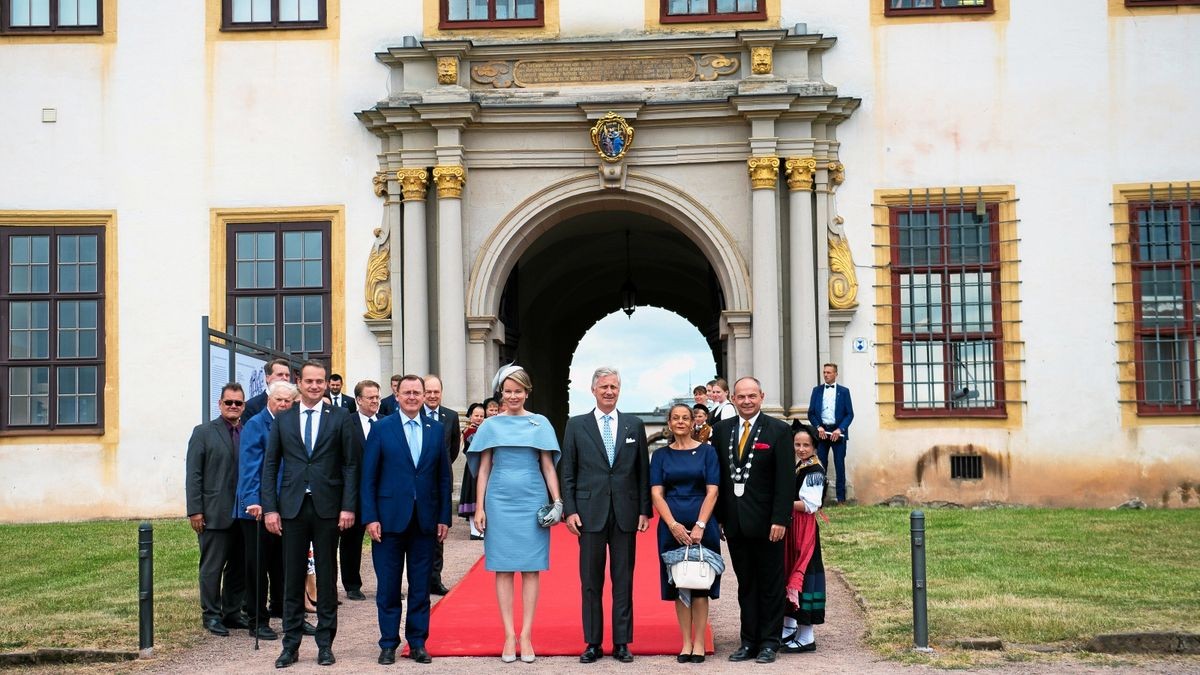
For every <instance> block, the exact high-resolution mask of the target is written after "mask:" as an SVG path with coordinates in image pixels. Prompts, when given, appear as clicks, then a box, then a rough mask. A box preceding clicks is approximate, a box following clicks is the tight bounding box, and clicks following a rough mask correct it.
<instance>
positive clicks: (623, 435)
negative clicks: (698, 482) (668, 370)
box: [558, 368, 782, 663]
mask: <svg viewBox="0 0 1200 675" xmlns="http://www.w3.org/2000/svg"><path fill="white" fill-rule="evenodd" d="M620 394H621V375H620V373H618V372H617V371H616V369H614V368H597V369H596V372H595V373H593V374H592V395H593V396H595V397H596V408H595V409H594V410H592V411H591V412H589V413H585V414H583V415H577V416H575V417H572V418H571V419H570V420H568V421H567V428H566V432H565V433H564V437H563V447H562V460H561V461H560V462H559V464H558V471H559V483H560V485H561V486H562V497H563V513H564V514H565V515H566V523H567V529H568V530H570V532H571V534H574V535H576V536H578V537H579V578H580V582H581V585H582V591H583V638H584V640H585V641H586V642H587V649H585V650H584V652H583V654H582V655H580V657H579V661H580V663H594V662H595V661H596V660H597V659H599V658H600V657H602V656H604V650H603V644H604V598H603V597H602V592H603V590H604V563H605V561H606V560H607V561H608V563H609V572H610V578H611V579H612V595H613V597H612V638H613V657H614V658H616V659H617V660H618V661H621V662H623V663H629V662H630V661H633V655H632V654H630V652H629V643H630V642H631V641H633V563H634V559H635V544H636V540H637V533H638V532H642V531H644V530H645V529H646V527H647V525H648V523H649V520H650V455H649V453H648V451H647V448H646V427H645V425H644V424H643V423H642V420H641V419H639V418H638V417H636V416H634V415H629V414H627V413H620V412H617V409H616V408H617V398H618V397H619V396H620ZM780 565H781V566H782V562H781V563H780ZM781 602H782V601H781Z"/></svg>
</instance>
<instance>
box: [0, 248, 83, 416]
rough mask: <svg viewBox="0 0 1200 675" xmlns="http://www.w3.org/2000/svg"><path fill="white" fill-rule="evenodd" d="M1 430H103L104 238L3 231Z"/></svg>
mask: <svg viewBox="0 0 1200 675" xmlns="http://www.w3.org/2000/svg"><path fill="white" fill-rule="evenodd" d="M0 260H3V261H4V273H3V278H0V382H3V385H2V387H0V389H2V396H0V400H2V401H3V405H2V406H0V428H2V429H4V430H6V431H7V430H22V429H24V430H45V431H55V430H67V429H69V430H72V431H80V430H89V429H95V430H99V429H102V428H103V426H104V410H103V405H102V404H103V396H102V392H103V389H104V384H103V383H104V356H105V354H104V231H103V228H99V227H44V228H43V227H5V228H0Z"/></svg>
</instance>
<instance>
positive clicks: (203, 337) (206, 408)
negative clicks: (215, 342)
mask: <svg viewBox="0 0 1200 675" xmlns="http://www.w3.org/2000/svg"><path fill="white" fill-rule="evenodd" d="M210 342H211V340H209V338H208V315H207V314H205V315H204V316H202V317H200V423H201V424H204V423H205V422H207V421H209V420H211V419H212V407H211V405H210V401H209V400H208V390H209V388H210V387H211V384H212V383H211V382H209V379H210V378H211V377H212V369H211V368H212V365H211V364H210V363H209V350H210V347H209V343H210Z"/></svg>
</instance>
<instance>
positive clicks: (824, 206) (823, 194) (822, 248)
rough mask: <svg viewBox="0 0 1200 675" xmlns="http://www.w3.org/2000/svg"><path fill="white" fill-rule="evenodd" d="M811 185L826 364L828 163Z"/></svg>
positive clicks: (820, 350)
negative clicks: (814, 211) (814, 208)
mask: <svg viewBox="0 0 1200 675" xmlns="http://www.w3.org/2000/svg"><path fill="white" fill-rule="evenodd" d="M813 187H814V192H813V195H814V198H815V200H816V203H817V209H816V210H817V221H816V223H815V224H814V226H813V227H814V229H815V234H816V237H815V242H814V243H815V246H816V252H815V255H814V262H815V263H816V284H817V315H816V319H817V359H818V361H820V363H827V362H828V361H829V254H828V251H829V219H830V218H831V217H832V213H831V212H830V203H829V197H830V191H829V168H828V165H825V166H822V167H820V169H818V170H817V173H816V178H815V185H814V186H813ZM814 386H815V385H814Z"/></svg>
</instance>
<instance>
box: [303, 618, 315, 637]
mask: <svg viewBox="0 0 1200 675" xmlns="http://www.w3.org/2000/svg"><path fill="white" fill-rule="evenodd" d="M304 634H305V635H316V634H317V627H316V626H314V625H312V622H311V621H309V620H308V619H305V620H304Z"/></svg>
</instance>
